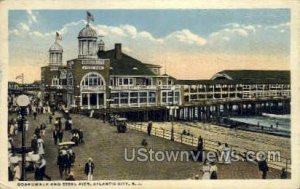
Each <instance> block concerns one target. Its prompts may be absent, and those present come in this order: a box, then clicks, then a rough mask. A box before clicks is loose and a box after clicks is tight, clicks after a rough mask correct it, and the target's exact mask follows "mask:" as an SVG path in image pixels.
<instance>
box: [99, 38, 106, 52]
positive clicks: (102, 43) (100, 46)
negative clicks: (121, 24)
mask: <svg viewBox="0 0 300 189" xmlns="http://www.w3.org/2000/svg"><path fill="white" fill-rule="evenodd" d="M100 37H103V36H100ZM98 50H99V51H100V52H103V51H104V50H105V43H104V41H103V40H102V39H100V41H99V43H98Z"/></svg>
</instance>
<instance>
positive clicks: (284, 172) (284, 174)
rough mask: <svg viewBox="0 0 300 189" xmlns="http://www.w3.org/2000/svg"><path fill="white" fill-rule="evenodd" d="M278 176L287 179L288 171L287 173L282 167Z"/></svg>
mask: <svg viewBox="0 0 300 189" xmlns="http://www.w3.org/2000/svg"><path fill="white" fill-rule="evenodd" d="M280 178H281V179H287V178H288V173H287V171H286V169H285V168H282V170H281V174H280Z"/></svg>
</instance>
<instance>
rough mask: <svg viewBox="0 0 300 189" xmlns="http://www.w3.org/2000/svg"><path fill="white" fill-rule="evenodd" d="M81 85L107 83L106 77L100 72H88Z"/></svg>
mask: <svg viewBox="0 0 300 189" xmlns="http://www.w3.org/2000/svg"><path fill="white" fill-rule="evenodd" d="M81 85H84V86H100V85H105V82H104V79H103V78H102V76H101V75H100V74H98V73H88V74H87V75H85V76H84V77H83V79H82V81H81Z"/></svg>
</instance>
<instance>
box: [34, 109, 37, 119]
mask: <svg viewBox="0 0 300 189" xmlns="http://www.w3.org/2000/svg"><path fill="white" fill-rule="evenodd" d="M36 117H37V112H36V111H34V112H33V119H34V120H36Z"/></svg>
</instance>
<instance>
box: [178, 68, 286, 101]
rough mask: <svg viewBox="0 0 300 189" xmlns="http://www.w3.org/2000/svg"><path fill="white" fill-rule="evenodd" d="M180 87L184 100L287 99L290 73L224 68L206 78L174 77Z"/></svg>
mask: <svg viewBox="0 0 300 189" xmlns="http://www.w3.org/2000/svg"><path fill="white" fill-rule="evenodd" d="M176 84H178V85H181V86H183V90H184V92H183V93H184V103H185V104H188V103H195V102H201V101H206V100H229V99H232V100H234V99H244V100H246V99H256V100H257V99H270V98H273V99H276V98H283V99H286V98H290V95H291V94H290V89H291V88H290V72H289V71H271V70H224V71H221V72H218V73H216V74H215V75H214V76H213V77H212V78H211V79H210V80H177V81H176Z"/></svg>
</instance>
